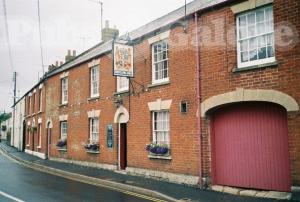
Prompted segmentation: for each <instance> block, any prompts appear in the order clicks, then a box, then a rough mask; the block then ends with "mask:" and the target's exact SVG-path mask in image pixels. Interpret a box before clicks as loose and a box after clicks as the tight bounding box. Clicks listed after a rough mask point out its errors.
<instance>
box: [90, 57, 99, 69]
mask: <svg viewBox="0 0 300 202" xmlns="http://www.w3.org/2000/svg"><path fill="white" fill-rule="evenodd" d="M99 64H100V59H98V60H92V61H91V62H89V63H88V67H89V68H91V67H95V66H97V65H99Z"/></svg>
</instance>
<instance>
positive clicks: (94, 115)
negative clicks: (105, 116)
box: [87, 110, 101, 118]
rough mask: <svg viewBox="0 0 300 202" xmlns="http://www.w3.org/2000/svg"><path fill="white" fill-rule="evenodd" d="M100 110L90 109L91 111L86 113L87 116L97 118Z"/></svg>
mask: <svg viewBox="0 0 300 202" xmlns="http://www.w3.org/2000/svg"><path fill="white" fill-rule="evenodd" d="M100 112H101V110H92V111H88V112H87V114H88V117H89V118H97V117H99V116H100Z"/></svg>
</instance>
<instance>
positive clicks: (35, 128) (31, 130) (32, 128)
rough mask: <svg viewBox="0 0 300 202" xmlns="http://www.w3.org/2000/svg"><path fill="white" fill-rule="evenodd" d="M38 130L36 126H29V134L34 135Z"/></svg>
mask: <svg viewBox="0 0 300 202" xmlns="http://www.w3.org/2000/svg"><path fill="white" fill-rule="evenodd" d="M36 130H37V127H35V126H29V127H28V132H31V133H33V132H34V131H36Z"/></svg>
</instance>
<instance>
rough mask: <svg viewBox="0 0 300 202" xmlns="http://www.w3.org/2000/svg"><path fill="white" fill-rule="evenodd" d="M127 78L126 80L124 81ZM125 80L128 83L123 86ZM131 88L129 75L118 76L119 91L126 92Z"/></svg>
mask: <svg viewBox="0 0 300 202" xmlns="http://www.w3.org/2000/svg"><path fill="white" fill-rule="evenodd" d="M125 79H126V81H124V80H125ZM122 80H123V81H122ZM123 82H124V83H125V82H126V85H124V86H122V84H123ZM128 90H129V79H128V78H127V77H119V76H117V92H124V91H128Z"/></svg>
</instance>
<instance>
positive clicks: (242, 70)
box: [232, 61, 278, 73]
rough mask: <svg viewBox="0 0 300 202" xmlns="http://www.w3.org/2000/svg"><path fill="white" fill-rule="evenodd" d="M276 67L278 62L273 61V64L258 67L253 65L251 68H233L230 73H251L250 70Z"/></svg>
mask: <svg viewBox="0 0 300 202" xmlns="http://www.w3.org/2000/svg"><path fill="white" fill-rule="evenodd" d="M277 66H278V62H277V61H275V62H270V63H265V64H260V65H253V66H248V67H243V68H238V67H235V68H233V70H232V72H233V73H236V72H244V71H251V70H256V69H263V68H267V67H272V68H275V67H277Z"/></svg>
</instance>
